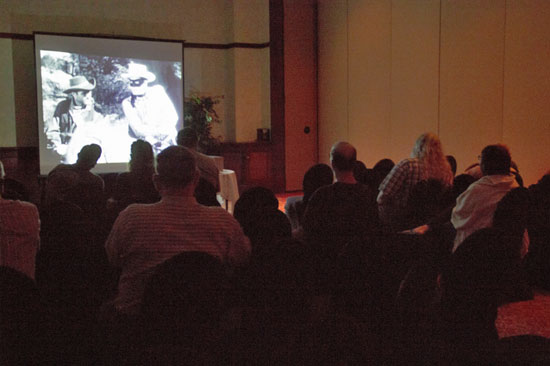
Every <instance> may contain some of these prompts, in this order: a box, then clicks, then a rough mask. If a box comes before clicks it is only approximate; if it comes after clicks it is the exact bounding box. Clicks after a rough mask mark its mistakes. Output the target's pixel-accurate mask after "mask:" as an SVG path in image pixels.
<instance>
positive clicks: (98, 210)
mask: <svg viewBox="0 0 550 366" xmlns="http://www.w3.org/2000/svg"><path fill="white" fill-rule="evenodd" d="M100 156H101V147H100V146H99V145H97V144H91V145H86V146H84V147H83V148H82V149H81V150H80V152H79V153H78V160H77V162H76V163H75V164H60V165H58V166H56V167H55V168H54V169H53V170H52V171H51V172H50V173H49V174H48V178H47V180H46V205H47V207H48V206H51V205H55V204H56V203H57V202H59V201H63V202H67V203H71V204H75V205H76V206H78V207H79V208H80V209H82V211H83V212H84V214H85V215H87V216H88V217H89V218H90V219H94V220H97V219H99V218H100V217H101V215H102V213H103V211H104V208H105V198H104V197H103V189H104V186H105V184H104V182H103V179H101V177H100V176H98V175H97V174H94V173H92V172H91V171H90V170H91V169H92V168H93V167H95V165H96V163H97V161H98V159H99V157H100Z"/></svg>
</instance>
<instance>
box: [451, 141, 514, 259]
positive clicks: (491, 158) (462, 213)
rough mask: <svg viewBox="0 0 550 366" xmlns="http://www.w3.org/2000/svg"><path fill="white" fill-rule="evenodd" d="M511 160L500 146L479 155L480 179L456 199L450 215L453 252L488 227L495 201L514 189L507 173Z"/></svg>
mask: <svg viewBox="0 0 550 366" xmlns="http://www.w3.org/2000/svg"><path fill="white" fill-rule="evenodd" d="M511 160H512V159H511V157H510V151H509V150H508V147H506V146H505V145H502V144H497V145H489V146H486V147H485V148H484V149H483V151H482V152H481V161H480V167H481V172H482V174H483V176H482V177H481V178H480V179H479V180H477V181H476V182H474V183H472V184H471V185H470V186H469V187H468V189H467V190H466V191H465V192H464V193H462V194H461V195H460V196H458V198H457V199H456V206H455V208H454V209H453V213H452V216H451V223H452V224H453V226H454V228H455V229H456V236H455V239H454V245H453V253H454V252H455V251H456V249H457V248H458V247H459V246H460V244H462V242H463V241H464V239H466V238H467V237H468V236H469V235H471V234H472V233H474V232H475V231H477V230H479V229H482V228H486V227H490V226H492V223H493V214H494V212H495V209H496V207H497V204H498V202H499V201H500V200H501V199H502V197H504V196H505V195H506V193H508V192H509V191H510V190H512V189H513V188H516V187H518V183H517V182H516V179H515V176H514V175H513V174H511V173H510V164H511Z"/></svg>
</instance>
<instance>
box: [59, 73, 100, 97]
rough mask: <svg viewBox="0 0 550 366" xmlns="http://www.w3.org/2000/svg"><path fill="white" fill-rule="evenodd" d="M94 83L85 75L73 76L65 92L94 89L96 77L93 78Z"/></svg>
mask: <svg viewBox="0 0 550 366" xmlns="http://www.w3.org/2000/svg"><path fill="white" fill-rule="evenodd" d="M92 81H93V84H92V83H90V82H89V81H88V79H86V78H85V77H84V76H81V75H79V76H75V77H72V78H71V80H70V81H69V88H68V89H65V90H64V91H63V92H64V93H70V92H72V91H75V90H92V89H94V88H95V79H92Z"/></svg>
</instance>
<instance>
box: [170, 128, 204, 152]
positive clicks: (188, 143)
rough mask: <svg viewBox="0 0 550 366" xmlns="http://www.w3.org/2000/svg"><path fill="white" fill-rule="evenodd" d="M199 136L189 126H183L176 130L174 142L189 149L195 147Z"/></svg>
mask: <svg viewBox="0 0 550 366" xmlns="http://www.w3.org/2000/svg"><path fill="white" fill-rule="evenodd" d="M198 142H199V138H198V136H197V133H196V132H195V130H194V129H193V128H191V127H185V128H183V129H182V130H180V131H179V132H178V135H177V137H176V143H177V144H178V145H180V146H184V147H187V148H190V149H196V148H197V144H198Z"/></svg>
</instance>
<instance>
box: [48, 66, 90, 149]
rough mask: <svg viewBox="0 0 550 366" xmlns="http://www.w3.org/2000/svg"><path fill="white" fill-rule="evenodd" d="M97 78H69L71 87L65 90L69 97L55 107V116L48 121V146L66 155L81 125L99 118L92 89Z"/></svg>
mask: <svg viewBox="0 0 550 366" xmlns="http://www.w3.org/2000/svg"><path fill="white" fill-rule="evenodd" d="M95 87H96V84H95V80H94V79H92V82H90V81H89V80H88V79H86V78H85V77H84V76H82V75H79V76H74V77H72V78H71V79H70V80H69V88H67V89H65V90H64V91H63V92H64V93H65V94H67V98H66V99H65V100H63V101H61V102H59V104H57V106H56V108H55V112H54V114H53V118H52V119H51V120H50V121H48V122H47V123H46V128H45V132H46V135H47V137H48V147H49V148H50V149H54V150H55V151H56V152H57V153H58V154H59V155H61V156H63V157H65V155H66V154H67V149H68V146H69V143H70V142H71V138H72V137H73V134H74V133H75V131H76V130H77V128H78V127H79V126H82V125H85V124H89V123H90V122H94V120H96V119H97V117H98V116H97V112H96V111H95V109H94V99H93V98H92V90H93V89H94V88H95Z"/></svg>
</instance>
